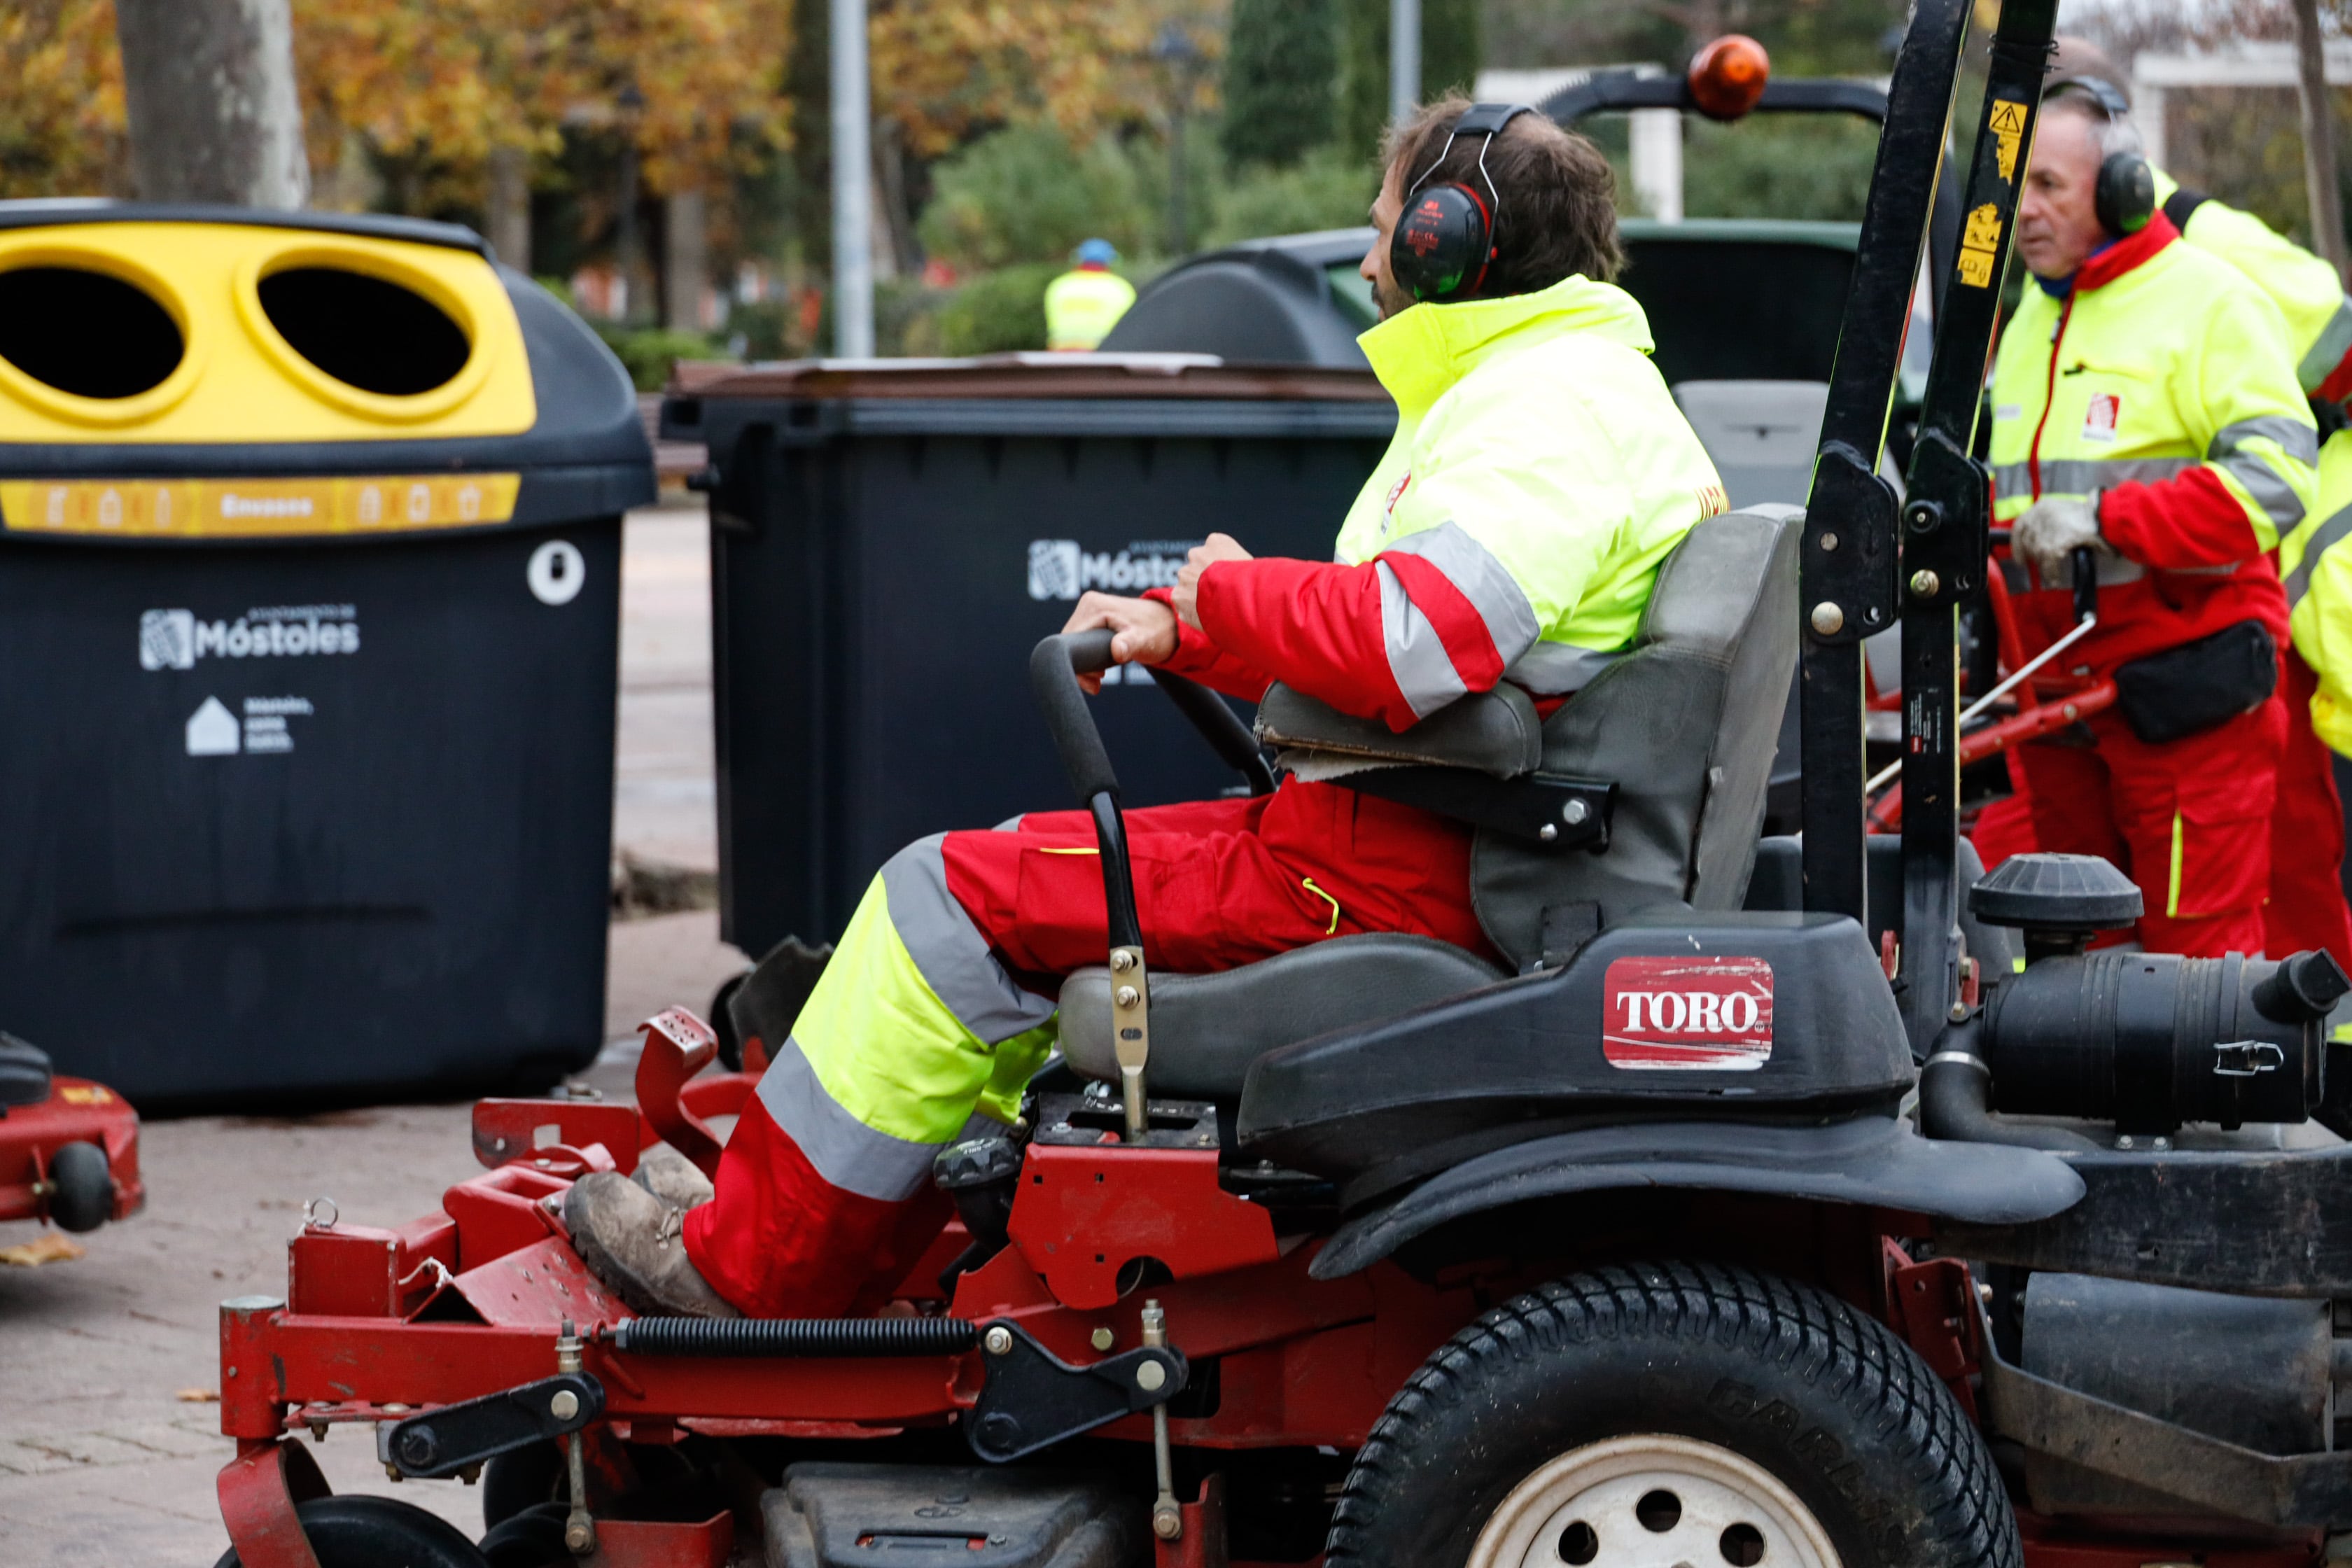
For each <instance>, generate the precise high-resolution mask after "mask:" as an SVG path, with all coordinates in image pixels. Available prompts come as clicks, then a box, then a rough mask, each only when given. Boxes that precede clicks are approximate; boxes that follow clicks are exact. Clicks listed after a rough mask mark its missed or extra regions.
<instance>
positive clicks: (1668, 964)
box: [1601, 954, 1772, 1072]
mask: <svg viewBox="0 0 2352 1568" xmlns="http://www.w3.org/2000/svg"><path fill="white" fill-rule="evenodd" d="M1606 996H1607V1000H1606V1004H1605V1005H1606V1007H1607V1016H1606V1021H1605V1022H1604V1023H1603V1024H1602V1025H1601V1055H1602V1056H1604V1057H1606V1058H1608V1060H1609V1065H1610V1066H1611V1067H1617V1068H1666V1069H1669V1070H1705V1071H1711V1072H1753V1071H1754V1070H1755V1069H1757V1068H1760V1067H1762V1066H1763V1065H1764V1064H1765V1063H1766V1062H1767V1061H1769V1059H1770V1058H1771V1056H1772V965H1771V964H1770V963H1767V962H1766V961H1765V960H1763V959H1760V958H1740V957H1721V958H1717V957H1707V956H1703V955H1697V954H1693V955H1689V956H1685V957H1674V958H1621V959H1618V960H1617V961H1616V962H1615V963H1612V964H1610V966H1609V974H1608V979H1607V983H1606Z"/></svg>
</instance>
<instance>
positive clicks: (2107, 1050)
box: [1982, 952, 2340, 1133]
mask: <svg viewBox="0 0 2352 1568" xmlns="http://www.w3.org/2000/svg"><path fill="white" fill-rule="evenodd" d="M2314 959H2316V960H2317V961H2318V962H2319V963H2327V961H2326V956H2325V955H2324V954H2298V955H2297V956H2296V957H2295V958H2294V959H2290V960H2287V961H2285V963H2272V962H2268V961H2266V960H2263V959H2248V958H2242V957H2239V956H2237V955H2236V954H2234V953H2233V954H2231V956H2229V957H2227V958H2178V957H2174V956H2172V955H2170V954H2168V953H2154V952H2090V953H2084V954H2082V955H2080V956H2074V957H2055V958H2045V959H2043V960H2042V961H2041V962H2040V963H2034V964H2032V965H2031V966H2030V967H2028V968H2027V969H2026V970H2025V971H2024V972H2023V973H2020V974H2017V975H2014V976H2012V977H2011V978H2009V979H2007V980H2004V981H2003V982H2002V983H2001V984H2000V985H1998V986H1996V987H1994V988H1993V990H1992V991H1991V993H1990V997H1989V999H1988V1001H1987V1003H1986V1006H1985V1027H1984V1031H1983V1036H1982V1039H1983V1050H1984V1058H1985V1065H1986V1066H1988V1067H1989V1068H1991V1069H1992V1083H1993V1089H1992V1097H1993V1098H1992V1108H1993V1109H1994V1110H2001V1111H2006V1112H2011V1113H2022V1114H2029V1115H2041V1116H2075V1117H2084V1118H2088V1119H2091V1120H2095V1121H2113V1122H2114V1123H2115V1124H2116V1131H2118V1132H2120V1133H2168V1132H2171V1131H2173V1130H2175V1129H2176V1128H2178V1127H2179V1126H2180V1125H2181V1124H2182V1123H2183V1122H2187V1121H2211V1122H2218V1123H2220V1124H2221V1126H2223V1127H2225V1128H2228V1127H2237V1126H2240V1125H2242V1124H2243V1123H2245V1122H2248V1121H2265V1122H2273V1121H2275V1122H2296V1121H2305V1120H2307V1119H2308V1118H2309V1116H2310V1114H2311V1111H2312V1110H2313V1109H2314V1108H2315V1107H2316V1106H2317V1105H2318V1104H2319V1102H2320V1093H2321V1089H2322V1081H2321V1061H2322V1054H2323V1053H2322V1050H2321V1039H2322V1035H2321V1031H2322V1029H2323V1027H2324V1026H2325V1019H2326V1011H2327V1009H2326V1005H2325V1004H2324V1003H2322V1004H2320V1005H2317V1006H2316V1010H2314V1000H2313V999H2312V998H2311V996H2310V995H2309V992H2310V991H2311V990H2312V986H2311V985H2310V984H2308V979H2309V978H2310V977H2306V976H2305V974H2304V973H2303V971H2302V969H2300V968H2295V967H2294V966H2297V965H2301V966H2304V967H2305V968H2307V967H2308V966H2309V965H2310V963H2311V961H2312V960H2314ZM2328 967H2329V968H2330V969H2331V970H2332V969H2333V965H2332V964H2329V965H2328ZM2282 971H2286V972H2287V973H2284V974H2283V973H2282ZM2337 977H2338V978H2340V972H2339V973H2338V975H2337ZM2297 982H2305V983H2304V984H2297ZM2332 999H2333V998H2332V997H2330V998H2328V1000H2332Z"/></svg>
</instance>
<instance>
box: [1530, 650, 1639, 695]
mask: <svg viewBox="0 0 2352 1568" xmlns="http://www.w3.org/2000/svg"><path fill="white" fill-rule="evenodd" d="M1624 657H1625V656H1624V654H1622V652H1621V653H1602V652H1601V650H1600V649H1599V648H1594V647H1577V646H1576V645H1575V644H1574V643H1564V642H1539V643H1538V644H1536V646H1535V647H1531V648H1529V649H1528V651H1527V652H1525V653H1523V654H1521V655H1519V657H1518V658H1517V661H1516V662H1515V663H1513V664H1512V666H1511V668H1508V669H1507V670H1505V671H1503V679H1506V680H1507V681H1510V682H1511V683H1512V684H1514V685H1516V686H1522V687H1525V688H1526V689H1528V690H1529V691H1531V692H1533V693H1534V694H1535V695H1536V696H1538V697H1557V696H1559V694H1560V693H1562V692H1564V691H1581V690H1583V689H1585V688H1586V687H1588V686H1590V685H1591V684H1592V678H1593V677H1594V676H1596V675H1598V674H1600V673H1601V671H1602V670H1604V669H1606V668H1609V667H1610V666H1611V665H1612V664H1614V663H1616V662H1617V661H1618V660H1619V659H1621V658H1624Z"/></svg>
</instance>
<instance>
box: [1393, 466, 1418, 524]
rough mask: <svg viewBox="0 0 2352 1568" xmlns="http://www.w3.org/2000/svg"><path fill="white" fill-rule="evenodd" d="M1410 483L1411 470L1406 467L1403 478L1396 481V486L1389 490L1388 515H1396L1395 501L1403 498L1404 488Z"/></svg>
mask: <svg viewBox="0 0 2352 1568" xmlns="http://www.w3.org/2000/svg"><path fill="white" fill-rule="evenodd" d="M1411 483H1412V469H1410V468H1408V469H1406V470H1405V476H1404V478H1402V479H1399V480H1398V481H1397V482H1396V488H1395V489H1391V490H1390V491H1389V509H1388V515H1389V516H1391V517H1394V516H1395V515H1396V506H1397V502H1399V501H1401V500H1403V499H1404V488H1405V486H1407V485H1409V484H1411Z"/></svg>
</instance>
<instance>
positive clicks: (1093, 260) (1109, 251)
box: [1078, 239, 1118, 267]
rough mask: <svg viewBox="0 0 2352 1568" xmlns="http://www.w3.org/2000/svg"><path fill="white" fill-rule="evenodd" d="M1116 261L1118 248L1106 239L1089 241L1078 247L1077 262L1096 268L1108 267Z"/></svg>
mask: <svg viewBox="0 0 2352 1568" xmlns="http://www.w3.org/2000/svg"><path fill="white" fill-rule="evenodd" d="M1078 260H1079V261H1081V262H1083V263H1089V264H1091V265H1093V266H1096V267H1108V266H1109V265H1110V264H1111V263H1112V262H1114V261H1117V260H1118V247H1115V246H1113V245H1112V244H1111V242H1110V241H1109V240H1107V239H1090V240H1087V242H1086V243H1085V244H1084V245H1081V246H1079V247H1078Z"/></svg>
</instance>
